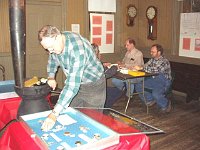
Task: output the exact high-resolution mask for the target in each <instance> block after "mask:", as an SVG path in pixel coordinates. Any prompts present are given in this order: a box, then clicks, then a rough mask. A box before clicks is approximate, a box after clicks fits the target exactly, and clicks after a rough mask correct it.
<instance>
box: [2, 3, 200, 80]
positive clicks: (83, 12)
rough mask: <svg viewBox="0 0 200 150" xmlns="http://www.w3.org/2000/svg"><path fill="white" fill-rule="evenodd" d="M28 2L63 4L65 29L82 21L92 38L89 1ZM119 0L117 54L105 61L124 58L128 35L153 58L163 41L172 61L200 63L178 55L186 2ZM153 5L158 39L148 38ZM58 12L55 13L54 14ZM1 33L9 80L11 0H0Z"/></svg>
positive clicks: (82, 25) (116, 22) (116, 33)
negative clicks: (130, 11)
mask: <svg viewBox="0 0 200 150" xmlns="http://www.w3.org/2000/svg"><path fill="white" fill-rule="evenodd" d="M26 2H27V3H30V2H32V3H34V2H37V3H42V4H44V3H45V5H48V3H51V4H52V3H54V4H59V5H60V3H61V5H62V14H61V16H59V17H61V18H62V23H61V28H62V30H71V24H80V32H81V34H82V35H83V36H84V37H86V38H88V39H89V12H88V11H87V0H26ZM116 2H117V12H116V13H115V53H114V54H104V55H103V58H104V61H111V62H115V61H116V60H118V59H122V57H123V55H124V52H125V50H124V42H125V40H126V39H127V38H128V37H133V38H134V39H135V40H136V47H137V48H138V49H140V50H141V51H142V52H143V53H144V56H145V57H150V55H149V48H150V46H151V45H152V44H154V43H159V44H161V45H163V47H164V49H165V54H166V56H167V58H169V59H170V61H174V62H180V63H183V62H184V63H188V64H195V65H200V61H199V59H195V58H186V57H179V56H178V43H179V41H178V38H179V13H180V12H181V11H182V3H183V2H180V1H177V0H162V1H161V0H116ZM129 4H134V5H135V6H136V7H137V10H138V14H137V17H136V19H135V25H134V26H133V27H128V26H127V25H126V8H127V6H128V5H129ZM150 5H154V6H155V7H157V9H158V38H157V40H155V41H151V40H148V39H147V19H146V15H145V12H146V8H147V7H148V6H150ZM36 11H37V10H36ZM59 11H60V10H59ZM54 14H55V13H54V12H52V15H54ZM33 19H34V18H33ZM27 24H28V23H27ZM0 33H2V34H1V37H0V64H2V65H4V66H5V67H6V72H7V73H8V74H7V73H6V79H12V78H13V73H12V59H11V53H10V49H11V48H10V40H9V39H10V35H9V17H8V0H0ZM29 33H31V32H29ZM30 41H31V39H30ZM33 41H34V40H33ZM30 47H31V45H30ZM27 58H29V56H28V57H27ZM34 67H35V66H34ZM38 67H40V66H38ZM41 69H42V68H41ZM8 70H9V71H8ZM30 76H31V74H30Z"/></svg>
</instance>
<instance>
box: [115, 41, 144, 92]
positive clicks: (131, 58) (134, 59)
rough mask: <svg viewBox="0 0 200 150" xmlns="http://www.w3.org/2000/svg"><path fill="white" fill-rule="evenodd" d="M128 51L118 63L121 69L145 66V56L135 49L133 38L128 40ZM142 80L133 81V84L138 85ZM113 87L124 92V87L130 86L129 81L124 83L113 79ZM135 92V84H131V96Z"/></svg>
mask: <svg viewBox="0 0 200 150" xmlns="http://www.w3.org/2000/svg"><path fill="white" fill-rule="evenodd" d="M125 46H126V49H127V52H126V54H125V56H124V58H123V60H122V62H117V64H118V65H119V67H121V68H127V69H130V70H132V69H134V66H143V65H144V61H143V54H142V52H141V51H139V50H138V49H136V48H135V41H134V40H133V39H131V38H128V39H127V40H126V44H125ZM141 80H142V79H141V78H140V79H139V78H138V79H131V83H137V82H139V81H141ZM112 83H113V85H115V86H116V87H117V88H118V89H120V90H123V89H124V86H126V87H127V86H128V83H127V81H123V80H120V79H116V78H113V79H112ZM133 92H134V84H131V94H132V93H133Z"/></svg>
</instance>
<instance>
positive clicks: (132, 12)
mask: <svg viewBox="0 0 200 150" xmlns="http://www.w3.org/2000/svg"><path fill="white" fill-rule="evenodd" d="M128 15H129V17H132V18H134V17H135V16H136V15H137V10H136V8H135V7H134V6H130V7H129V8H128Z"/></svg>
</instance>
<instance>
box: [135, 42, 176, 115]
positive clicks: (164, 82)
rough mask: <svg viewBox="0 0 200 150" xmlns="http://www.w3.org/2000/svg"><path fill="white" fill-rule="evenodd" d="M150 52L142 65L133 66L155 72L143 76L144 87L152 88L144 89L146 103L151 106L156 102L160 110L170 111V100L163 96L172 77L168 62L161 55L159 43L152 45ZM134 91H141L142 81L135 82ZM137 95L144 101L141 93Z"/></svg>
mask: <svg viewBox="0 0 200 150" xmlns="http://www.w3.org/2000/svg"><path fill="white" fill-rule="evenodd" d="M150 53H151V56H152V58H151V59H150V60H149V61H148V62H147V63H146V64H145V65H144V67H140V66H135V69H136V70H141V69H143V70H144V71H146V72H149V73H156V74H157V75H156V76H152V77H147V78H145V81H144V87H145V88H148V89H151V90H152V92H146V91H145V98H146V102H147V103H146V105H148V106H152V105H154V104H155V103H157V105H158V106H159V108H161V111H162V112H170V110H171V102H170V101H169V100H168V99H167V98H166V96H165V92H166V90H167V89H168V88H169V86H170V84H171V79H172V77H171V67H170V63H169V61H168V60H167V59H166V58H165V57H164V56H163V48H162V46H161V45H159V44H154V45H152V47H151V51H150ZM136 91H137V92H141V91H142V83H138V84H136ZM139 96H140V98H141V99H142V100H143V101H144V97H143V95H142V94H140V95H139Z"/></svg>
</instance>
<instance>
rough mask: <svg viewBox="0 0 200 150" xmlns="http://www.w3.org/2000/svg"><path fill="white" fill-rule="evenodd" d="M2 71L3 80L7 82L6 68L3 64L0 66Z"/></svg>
mask: <svg viewBox="0 0 200 150" xmlns="http://www.w3.org/2000/svg"><path fill="white" fill-rule="evenodd" d="M0 70H1V71H2V79H3V81H5V79H6V77H5V68H4V66H3V65H1V64H0Z"/></svg>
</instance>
